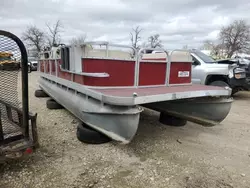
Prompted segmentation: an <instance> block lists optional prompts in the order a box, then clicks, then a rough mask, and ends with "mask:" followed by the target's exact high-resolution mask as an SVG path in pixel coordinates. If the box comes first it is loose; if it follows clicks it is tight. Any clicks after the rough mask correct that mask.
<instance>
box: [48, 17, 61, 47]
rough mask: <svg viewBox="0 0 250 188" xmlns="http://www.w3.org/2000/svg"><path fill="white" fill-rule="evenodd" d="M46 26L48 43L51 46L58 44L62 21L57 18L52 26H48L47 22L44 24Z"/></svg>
mask: <svg viewBox="0 0 250 188" xmlns="http://www.w3.org/2000/svg"><path fill="white" fill-rule="evenodd" d="M46 26H47V28H48V36H47V40H48V45H49V46H50V47H52V46H58V44H60V43H61V36H60V33H61V32H62V27H63V26H62V23H61V21H60V20H57V22H56V24H54V25H53V26H50V25H49V24H46Z"/></svg>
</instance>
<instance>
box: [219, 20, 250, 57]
mask: <svg viewBox="0 0 250 188" xmlns="http://www.w3.org/2000/svg"><path fill="white" fill-rule="evenodd" d="M220 40H221V42H222V45H223V47H224V48H225V50H226V54H227V57H231V56H232V55H233V53H234V52H236V51H246V50H249V44H250V26H249V25H248V24H247V23H246V21H245V20H235V21H234V22H233V23H231V24H230V25H229V26H227V27H223V28H222V29H221V31H220Z"/></svg>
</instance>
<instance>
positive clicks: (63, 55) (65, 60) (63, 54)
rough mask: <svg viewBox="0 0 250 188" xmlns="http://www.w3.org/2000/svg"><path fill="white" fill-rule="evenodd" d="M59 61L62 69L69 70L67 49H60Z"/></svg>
mask: <svg viewBox="0 0 250 188" xmlns="http://www.w3.org/2000/svg"><path fill="white" fill-rule="evenodd" d="M61 59H62V68H63V69H66V70H69V69H70V67H69V59H70V58H69V47H63V48H62V49H61Z"/></svg>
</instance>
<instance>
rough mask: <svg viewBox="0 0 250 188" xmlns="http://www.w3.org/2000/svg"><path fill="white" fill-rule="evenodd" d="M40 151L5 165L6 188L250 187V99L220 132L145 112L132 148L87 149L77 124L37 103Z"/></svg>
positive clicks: (242, 100)
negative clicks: (171, 123) (166, 120)
mask: <svg viewBox="0 0 250 188" xmlns="http://www.w3.org/2000/svg"><path fill="white" fill-rule="evenodd" d="M37 78H38V73H37V72H32V73H31V74H30V106H31V111H32V112H37V113H38V131H39V141H40V145H41V147H40V148H39V150H37V152H36V153H34V154H33V155H31V156H29V157H28V158H26V159H23V160H21V161H14V162H11V163H8V164H4V165H2V166H0V188H16V187H20V188H33V187H34V188H46V187H48V188H57V187H58V188H68V187H69V188H71V187H72V188H73V187H74V188H78V187H79V188H81V187H83V188H84V187H94V188H105V187H110V188H113V187H114V188H127V187H134V188H163V187H164V188H165V187H168V188H213V187H218V188H236V187H237V188H245V187H250V151H249V146H250V132H249V130H250V123H249V122H250V93H247V92H241V93H239V94H237V96H236V97H235V102H234V104H233V107H232V110H231V113H230V114H229V116H228V117H227V119H226V120H225V121H224V122H222V123H221V124H220V125H218V126H215V127H212V128H205V127H202V126H199V125H196V124H193V123H188V124H187V125H186V126H185V127H181V128H180V127H177V128H175V127H168V126H164V125H162V124H160V123H159V122H158V116H159V114H158V113H157V112H153V111H150V110H145V111H144V112H143V113H142V115H141V121H140V126H139V130H138V134H137V135H136V137H135V138H134V140H133V141H132V142H131V143H130V144H129V145H120V144H117V143H115V142H111V143H108V144H104V145H86V144H83V143H81V142H79V141H78V140H77V138H76V136H75V134H76V133H75V132H76V126H77V124H76V123H77V120H76V119H75V118H74V117H73V116H72V115H71V114H70V113H69V112H67V111H66V110H48V109H46V106H45V104H46V100H47V99H38V98H35V97H34V91H35V90H36V89H37V88H38V85H37Z"/></svg>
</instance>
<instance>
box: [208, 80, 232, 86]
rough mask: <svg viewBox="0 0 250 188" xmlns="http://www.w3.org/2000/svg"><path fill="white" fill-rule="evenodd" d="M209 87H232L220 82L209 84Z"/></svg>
mask: <svg viewBox="0 0 250 188" xmlns="http://www.w3.org/2000/svg"><path fill="white" fill-rule="evenodd" d="M208 85H210V86H220V87H230V86H229V85H228V84H227V83H226V82H224V81H220V80H217V81H213V82H211V83H209V84H208Z"/></svg>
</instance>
